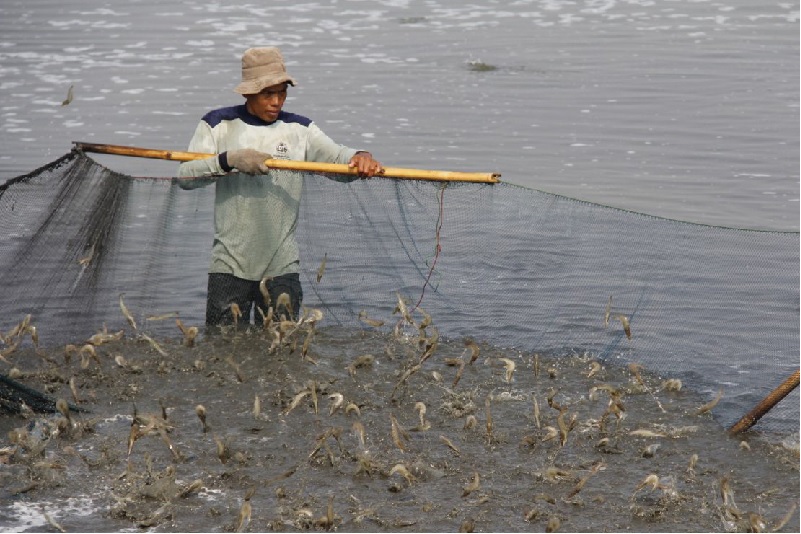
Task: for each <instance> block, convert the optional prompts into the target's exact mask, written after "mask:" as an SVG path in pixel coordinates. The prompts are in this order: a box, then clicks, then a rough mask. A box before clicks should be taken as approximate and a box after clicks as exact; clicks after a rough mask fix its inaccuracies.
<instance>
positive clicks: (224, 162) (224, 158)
mask: <svg viewBox="0 0 801 534" xmlns="http://www.w3.org/2000/svg"><path fill="white" fill-rule="evenodd" d="M217 161H219V162H220V167H221V168H222V170H223V171H225V172H231V171H232V170H234V168H233V167H231V166H230V165H228V152H223V153H222V154H220V155H219V156H217Z"/></svg>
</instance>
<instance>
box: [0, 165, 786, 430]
mask: <svg viewBox="0 0 801 534" xmlns="http://www.w3.org/2000/svg"><path fill="white" fill-rule="evenodd" d="M273 172H283V173H287V178H288V179H297V178H298V175H297V173H292V172H291V171H273ZM327 178H329V177H326V176H322V175H317V174H304V175H302V177H301V179H302V181H303V187H304V192H303V197H302V203H301V216H300V220H299V221H298V226H297V239H298V245H299V248H300V254H301V282H302V284H303V290H304V302H303V304H304V306H306V307H314V308H319V309H321V310H322V311H323V312H324V313H325V319H324V324H325V325H326V326H333V327H346V328H372V327H368V326H367V325H365V323H364V322H363V321H362V319H364V317H370V318H373V319H377V320H383V321H385V325H384V326H383V327H381V328H383V329H386V330H391V329H392V328H393V326H395V324H396V323H397V321H398V319H399V315H397V314H393V310H394V308H395V307H396V305H397V302H398V296H400V297H401V298H403V299H405V300H406V302H408V306H409V308H410V309H413V308H415V306H419V307H420V308H422V309H424V310H425V312H426V313H428V314H430V315H431V317H432V318H433V321H434V324H435V325H436V327H437V328H438V330H439V333H440V336H442V337H443V338H449V339H454V340H455V339H462V338H472V339H475V340H478V341H483V342H486V343H491V344H492V345H494V346H497V347H508V349H509V351H510V352H512V351H516V352H517V353H525V354H533V353H538V354H543V355H553V356H558V355H560V354H571V355H575V354H584V353H587V354H591V355H593V357H596V358H599V359H601V360H603V361H605V362H608V363H609V364H620V365H626V364H628V363H638V364H641V365H643V366H644V367H645V368H647V369H649V370H650V371H652V372H654V373H657V374H659V375H662V376H663V377H665V378H677V379H680V380H682V382H683V384H684V386H685V387H688V388H691V389H693V390H695V391H698V392H701V393H704V394H706V395H707V396H708V397H709V398H712V397H714V396H715V395H716V394H717V393H718V392H719V391H721V390H723V391H725V395H723V397H722V400H721V401H720V403H719V405H718V406H717V407H716V409H715V413H716V416H717V417H718V418H719V419H720V420H721V423H722V424H725V425H729V424H731V423H733V422H735V421H736V420H737V419H739V418H740V417H741V416H742V415H743V414H744V413H745V412H746V411H748V410H749V409H751V408H752V407H753V406H754V405H755V404H757V403H758V402H759V401H760V400H761V399H763V398H764V397H765V395H767V394H768V393H770V392H771V391H772V390H773V389H774V388H775V387H776V386H777V385H779V384H780V383H781V382H782V381H783V380H784V379H785V378H786V377H787V376H788V375H790V374H791V373H793V371H795V370H796V369H797V367H798V354H799V285H798V284H799V277H798V265H799V234H798V233H795V232H790V233H782V232H764V231H752V230H739V229H731V228H722V227H714V226H706V225H699V224H691V223H687V222H681V221H675V220H669V219H663V218H657V217H651V216H648V215H643V214H640V213H634V212H628V211H623V210H619V209H614V208H609V207H605V206H600V205H597V204H591V203H587V202H582V201H578V200H574V199H570V198H566V197H562V196H558V195H553V194H548V193H544V192H540V191H535V190H529V189H525V188H521V187H517V186H513V185H510V184H505V183H501V184H495V185H486V184H467V183H458V184H457V183H449V184H447V185H446V184H442V183H437V182H420V181H409V180H391V179H379V178H376V179H373V180H369V181H356V182H352V183H349V184H345V183H340V182H337V181H335V180H330V179H327ZM213 203H214V188H213V187H206V188H201V189H196V190H189V191H187V190H182V189H180V188H179V187H178V186H177V184H176V182H175V181H174V180H173V179H156V178H132V177H130V176H126V175H121V174H119V173H115V172H113V171H111V170H109V169H107V168H105V167H104V166H102V165H100V164H98V163H97V162H95V161H94V160H92V159H90V158H88V157H86V156H85V155H83V154H82V153H80V152H75V151H74V152H71V153H69V154H67V155H65V156H63V157H62V158H60V159H58V160H56V161H54V162H53V163H51V164H49V165H47V166H45V167H43V168H41V169H38V170H36V171H34V172H32V173H30V174H28V175H25V176H20V177H17V178H14V179H11V180H9V181H8V182H6V183H5V184H4V185H2V186H0V294H2V323H0V330H2V332H6V331H7V330H9V329H10V328H12V327H13V326H14V325H15V324H17V323H18V322H19V321H20V320H21V319H22V318H23V317H24V316H25V315H27V314H30V315H31V324H35V325H36V328H37V334H38V338H39V343H40V344H42V345H49V346H58V345H60V344H66V343H82V342H83V341H85V340H86V339H87V338H88V337H89V336H91V335H92V334H94V333H96V332H98V331H102V330H103V329H106V331H108V332H115V331H118V330H120V329H123V328H126V327H127V323H126V319H125V317H124V316H123V314H122V313H121V309H120V304H119V301H120V296H121V295H123V296H124V301H125V304H126V306H127V308H128V309H129V310H130V311H131V313H132V314H133V316H134V318H135V319H136V321H137V322H138V325H139V328H140V330H141V331H143V332H147V333H148V334H149V335H151V336H153V337H157V336H171V337H174V336H176V335H179V334H180V333H179V332H178V330H177V328H176V325H175V322H174V319H173V320H161V321H159V320H149V318H151V317H153V316H159V315H164V314H169V313H170V312H177V313H178V316H179V317H180V318H181V320H182V321H183V323H184V324H185V325H187V326H189V325H196V326H199V327H202V325H203V323H204V315H205V295H206V283H207V270H208V266H209V262H210V248H211V243H212V236H213V229H212V213H213ZM265 216H266V217H268V216H269V214H265ZM323 259H325V268H324V271H323V269H322V268H321V267H322V266H321V263H322V261H323ZM320 275H322V276H320ZM318 278H319V280H318ZM25 342H26V343H27V341H25ZM0 349H4V350H8V347H4V346H3V345H2V344H0ZM0 365H3V366H4V367H7V366H6V365H5V364H0ZM6 371H7V370H6ZM6 371H3V372H6ZM798 419H799V396H798V391H797V390H796V391H794V392H793V393H791V394H790V395H789V396H788V397H786V398H785V399H784V400H782V401H781V402H780V403H779V404H778V405H777V406H776V407H775V408H774V409H773V410H771V411H770V413H768V415H766V416H765V417H763V418H762V419H761V420H760V422H759V423H758V425H757V428H758V429H762V430H770V431H778V432H781V433H788V432H797V430H798Z"/></svg>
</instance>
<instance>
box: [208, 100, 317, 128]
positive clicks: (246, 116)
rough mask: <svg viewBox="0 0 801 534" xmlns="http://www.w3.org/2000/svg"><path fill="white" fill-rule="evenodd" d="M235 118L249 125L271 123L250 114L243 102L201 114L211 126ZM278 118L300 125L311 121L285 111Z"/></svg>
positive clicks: (266, 124) (306, 124)
mask: <svg viewBox="0 0 801 534" xmlns="http://www.w3.org/2000/svg"><path fill="white" fill-rule="evenodd" d="M236 119H239V120H241V121H242V122H244V123H245V124H249V125H251V126H269V125H270V124H273V123H271V122H265V121H263V120H261V119H260V118H258V117H257V116H255V115H252V114H251V113H250V112H248V110H247V107H246V106H245V104H242V105H239V106H229V107H227V108H220V109H215V110H214V111H209V112H208V113H206V114H205V115H204V116H203V122H205V123H206V124H208V125H209V126H210V127H211V128H214V127H215V126H217V125H218V124H220V123H221V122H223V121H233V120H236ZM278 120H279V121H283V122H286V123H290V124H291V123H296V124H300V125H302V126H309V125H310V124H311V123H312V121H311V119H309V118H308V117H304V116H303V115H298V114H296V113H289V112H286V111H282V112H281V113H280V114H279V115H278Z"/></svg>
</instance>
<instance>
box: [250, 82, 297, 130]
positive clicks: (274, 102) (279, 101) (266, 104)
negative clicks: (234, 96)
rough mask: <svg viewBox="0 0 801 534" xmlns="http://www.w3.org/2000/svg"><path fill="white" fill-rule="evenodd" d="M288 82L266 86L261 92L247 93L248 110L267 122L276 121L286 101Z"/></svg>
mask: <svg viewBox="0 0 801 534" xmlns="http://www.w3.org/2000/svg"><path fill="white" fill-rule="evenodd" d="M286 87H287V84H286V83H279V84H276V85H271V86H269V87H265V88H264V89H262V90H261V92H260V93H256V94H253V95H245V99H246V100H247V102H246V106H247V109H248V111H249V112H250V113H251V114H253V115H255V116H257V117H258V118H260V119H261V120H263V121H265V122H275V120H276V119H277V118H278V113H279V112H280V111H281V108H282V107H283V106H284V102H285V101H286Z"/></svg>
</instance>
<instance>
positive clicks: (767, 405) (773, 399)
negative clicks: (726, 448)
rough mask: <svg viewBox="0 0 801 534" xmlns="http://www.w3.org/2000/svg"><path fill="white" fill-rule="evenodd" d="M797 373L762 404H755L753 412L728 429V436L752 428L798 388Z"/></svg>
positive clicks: (763, 400)
mask: <svg viewBox="0 0 801 534" xmlns="http://www.w3.org/2000/svg"><path fill="white" fill-rule="evenodd" d="M798 379H799V371H798V370H796V372H795V373H793V374H792V375H791V376H790V377H789V378H788V379H787V380H785V381H784V382H782V385H780V386H779V387H777V388H776V389H774V390H773V391H772V392H771V393H770V395H768V396H767V397H765V398H764V399H762V402H760V403H759V404H757V405H756V406H755V407H754V409H753V410H751V411H750V412H748V413H747V414H745V415H744V416H743V417H742V419H740V420H739V421H737V423H736V424H735V425H733V426H732V427H731V428H730V429H729V434H731V435H734V434H739V433H740V432H744V431H746V430H748V429H749V428H751V427H752V426H754V424H755V423H756V422H757V421H759V418H760V417H762V416H763V415H765V414H766V413H768V412H769V411H770V410H771V408H773V407H774V406H776V405H777V404H778V403H779V401H780V400H782V399H783V398H784V397H786V396H787V395H788V394H789V393H790V392H791V391H792V390H794V389H795V388H796V387H798Z"/></svg>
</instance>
